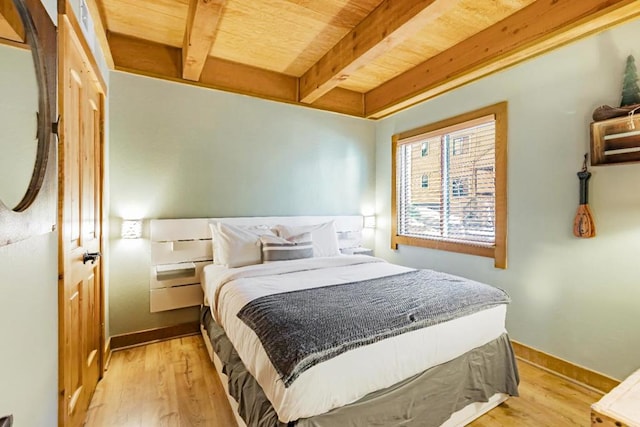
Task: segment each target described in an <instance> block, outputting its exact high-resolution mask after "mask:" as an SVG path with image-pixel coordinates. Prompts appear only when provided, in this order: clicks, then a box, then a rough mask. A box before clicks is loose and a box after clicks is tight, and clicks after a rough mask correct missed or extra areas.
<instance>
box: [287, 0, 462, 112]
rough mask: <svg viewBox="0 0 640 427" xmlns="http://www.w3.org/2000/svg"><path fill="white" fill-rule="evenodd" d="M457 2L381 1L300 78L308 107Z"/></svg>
mask: <svg viewBox="0 0 640 427" xmlns="http://www.w3.org/2000/svg"><path fill="white" fill-rule="evenodd" d="M457 3H458V1H457V0H384V1H383V2H382V3H381V4H380V5H379V6H378V7H377V8H375V9H374V10H373V12H371V13H370V14H369V15H368V16H367V17H366V18H364V19H363V20H362V21H361V22H360V23H359V24H358V25H357V26H356V27H355V28H354V29H353V30H351V32H349V33H348V34H347V35H346V36H345V37H343V38H342V40H340V41H339V42H338V43H337V44H336V45H335V46H334V47H333V48H331V50H329V51H328V52H327V53H326V54H325V55H324V56H323V57H322V58H321V59H320V60H319V61H318V62H316V63H315V64H314V65H313V66H312V67H311V68H310V69H309V70H308V71H307V72H306V73H304V75H303V76H302V77H301V78H300V101H301V102H305V103H312V102H314V101H315V100H317V99H318V98H320V97H321V96H323V95H324V94H325V93H327V92H328V91H330V90H331V89H333V88H334V87H336V86H338V85H339V84H340V83H341V82H342V81H344V80H346V79H348V78H349V76H350V75H351V74H352V73H354V72H355V71H357V70H358V69H360V68H361V67H363V66H365V65H367V64H368V63H370V62H371V61H373V60H375V59H376V58H378V57H379V56H381V55H383V54H384V53H386V52H389V51H390V50H391V49H393V48H394V47H395V46H397V45H398V44H400V43H402V42H403V41H405V40H406V39H408V38H409V37H411V36H412V35H414V34H415V33H417V32H418V31H420V30H422V29H423V28H424V27H425V26H426V25H428V24H429V23H430V22H433V21H435V20H436V19H437V18H438V17H440V16H441V15H442V14H443V13H445V12H446V11H448V10H450V9H452V8H454V7H455V6H456V5H457Z"/></svg>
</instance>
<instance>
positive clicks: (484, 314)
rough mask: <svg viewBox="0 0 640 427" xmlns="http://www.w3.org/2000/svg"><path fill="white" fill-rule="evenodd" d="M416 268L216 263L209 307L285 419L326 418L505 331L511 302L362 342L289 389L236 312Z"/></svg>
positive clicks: (328, 262) (367, 261)
mask: <svg viewBox="0 0 640 427" xmlns="http://www.w3.org/2000/svg"><path fill="white" fill-rule="evenodd" d="M410 270H411V269H409V268H406V267H401V266H398V265H394V264H390V263H387V262H385V261H384V260H381V259H378V258H372V257H369V256H362V255H348V256H336V257H327V258H310V259H303V260H296V261H282V262H274V263H270V264H258V265H251V266H247V267H241V268H226V267H223V266H219V265H209V266H207V267H205V269H204V278H203V281H202V286H203V288H204V293H205V304H207V305H209V306H210V307H211V308H212V313H213V316H214V319H215V320H216V322H218V324H220V326H222V327H223V328H224V330H225V332H226V334H227V336H228V337H229V339H230V340H231V343H232V344H233V345H234V347H235V348H236V350H237V351H238V354H239V355H240V358H241V359H242V361H243V362H244V364H245V365H246V367H247V369H248V370H249V372H251V374H252V375H253V376H254V377H255V378H256V380H257V381H258V383H259V384H260V386H261V387H262V388H263V390H264V392H265V394H266V396H267V398H268V399H269V400H270V401H271V403H272V405H273V407H274V408H275V410H276V412H277V414H278V417H279V419H280V421H282V422H285V423H286V422H289V421H294V420H297V419H299V418H307V417H311V416H314V415H319V414H322V413H324V412H327V411H329V410H331V409H333V408H336V407H339V406H344V405H346V404H348V403H351V402H354V401H356V400H358V399H360V398H362V397H363V396H365V395H366V394H368V393H370V392H372V391H375V390H379V389H382V388H386V387H389V386H391V385H393V384H395V383H397V382H399V381H402V380H404V379H406V378H408V377H410V376H413V375H415V374H417V373H419V372H422V371H424V370H426V369H428V368H430V367H433V366H436V365H438V364H441V363H444V362H446V361H448V360H451V359H454V358H456V357H458V356H460V355H462V354H464V353H466V352H467V351H469V350H471V349H473V348H476V347H479V346H481V345H484V344H486V343H488V342H489V341H492V340H494V339H496V338H498V337H499V336H500V335H501V334H503V333H504V332H505V316H506V305H500V306H497V307H493V308H490V309H487V310H483V311H480V312H477V313H474V314H472V315H469V316H465V317H462V318H459V319H455V320H451V321H448V322H445V323H441V324H438V325H434V326H431V327H428V328H423V329H418V330H415V331H412V332H409V333H405V334H402V335H399V336H396V337H392V338H388V339H385V340H382V341H379V342H376V343H374V344H371V345H367V346H364V347H359V348H356V349H353V350H350V351H347V352H345V353H342V354H340V355H339V356H337V357H335V358H333V359H330V360H328V361H325V362H322V363H320V364H318V365H315V366H314V367H312V368H310V369H308V370H306V371H304V372H303V373H302V374H301V375H300V377H298V379H297V380H296V381H294V382H293V384H291V386H289V387H288V388H286V387H285V386H284V383H283V382H282V380H281V379H280V377H279V375H278V374H277V372H276V370H275V369H274V368H273V366H272V364H271V362H270V360H269V358H268V356H267V355H266V353H265V351H264V349H263V348H262V346H261V344H260V340H259V339H258V337H257V336H256V335H255V333H254V332H253V330H251V329H250V328H249V327H248V326H246V325H245V324H244V323H243V322H242V321H241V320H240V319H239V318H238V317H237V316H236V315H237V313H238V311H239V310H240V309H241V308H242V307H244V306H245V305H246V304H247V303H248V302H249V301H252V300H254V299H256V298H260V297H262V296H265V295H270V294H275V293H280V292H288V291H292V290H298V289H308V288H313V287H318V286H325V285H331V284H339V283H348V282H353V281H358V280H367V279H371V278H375V277H382V276H388V275H393V274H398V273H402V272H406V271H410Z"/></svg>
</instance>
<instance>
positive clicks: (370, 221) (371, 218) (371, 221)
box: [362, 215, 376, 228]
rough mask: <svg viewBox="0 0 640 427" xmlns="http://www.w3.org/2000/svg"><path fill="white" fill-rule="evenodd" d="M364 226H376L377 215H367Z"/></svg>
mask: <svg viewBox="0 0 640 427" xmlns="http://www.w3.org/2000/svg"><path fill="white" fill-rule="evenodd" d="M362 226H363V227H364V228H376V216H375V215H367V216H365V217H364V220H363V223H362Z"/></svg>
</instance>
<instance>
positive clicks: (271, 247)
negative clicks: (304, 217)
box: [260, 233, 313, 263]
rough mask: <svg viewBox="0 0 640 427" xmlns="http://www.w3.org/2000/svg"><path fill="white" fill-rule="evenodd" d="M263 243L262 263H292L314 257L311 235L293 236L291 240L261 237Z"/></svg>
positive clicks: (267, 236)
mask: <svg viewBox="0 0 640 427" xmlns="http://www.w3.org/2000/svg"><path fill="white" fill-rule="evenodd" d="M260 242H262V262H264V263H269V262H273V261H291V260H294V259H303V258H311V257H313V245H312V244H311V233H303V234H300V235H297V236H293V238H292V239H291V240H287V239H283V238H282V237H277V236H269V235H264V236H260Z"/></svg>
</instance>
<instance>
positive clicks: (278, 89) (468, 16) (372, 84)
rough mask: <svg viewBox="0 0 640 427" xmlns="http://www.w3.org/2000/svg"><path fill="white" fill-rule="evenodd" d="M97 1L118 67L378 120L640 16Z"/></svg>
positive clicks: (442, 6)
mask: <svg viewBox="0 0 640 427" xmlns="http://www.w3.org/2000/svg"><path fill="white" fill-rule="evenodd" d="M86 1H87V5H88V7H89V10H90V11H91V14H92V15H93V17H94V21H96V22H95V28H96V30H97V32H98V40H99V41H100V42H101V47H102V49H103V51H104V52H105V56H106V57H107V62H108V63H109V64H110V66H112V67H113V68H115V69H116V70H122V71H127V72H132V73H137V74H142V75H148V76H153V77H159V78H164V79H169V80H173V81H180V82H184V83H190V84H195V85H200V86H204V87H210V88H215V89H221V90H226V91H231V92H236V93H241V94H246V95H251V96H257V97H261V98H267V99H272V100H276V101H282V102H288V103H293V104H299V105H306V106H310V107H314V108H320V109H326V110H331V111H335V112H339V113H344V114H350V115H354V116H359V117H368V118H374V119H375V118H381V117H384V116H386V115H388V114H391V113H394V112H396V111H398V110H400V109H402V108H406V107H407V106H410V105H413V104H415V103H417V102H420V101H423V100H425V99H429V98H430V97H433V96H436V95H439V94H442V93H444V92H446V91H448V90H451V89H453V88H456V87H458V86H460V85H463V84H465V83H468V82H470V81H473V80H475V79H478V78H480V77H483V76H485V75H488V74H490V73H493V72H496V71H498V70H501V69H503V68H505V67H508V66H511V65H513V64H516V63H518V62H520V61H523V60H525V59H528V58H531V57H533V56H535V55H539V54H541V53H544V52H546V51H548V50H550V49H553V48H555V47H557V46H560V45H563V44H566V43H569V42H571V41H573V40H576V39H578V38H581V37H584V36H586V35H589V34H593V33H595V32H598V31H602V30H605V29H607V28H610V27H611V26H613V25H617V24H619V23H622V22H626V21H628V20H631V19H636V18H638V17H639V16H640V1H638V0H135V1H131V0H86ZM6 3H10V0H0V29H2V24H3V22H4V23H5V24H6V22H11V18H9V19H7V16H10V14H8V13H3V7H4V6H3V5H5V4H6ZM5 9H6V7H5ZM3 16H4V17H5V19H1V18H2V17H3ZM5 26H6V25H5ZM14 26H15V25H14ZM13 37H14V38H16V34H15V33H14V34H13Z"/></svg>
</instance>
